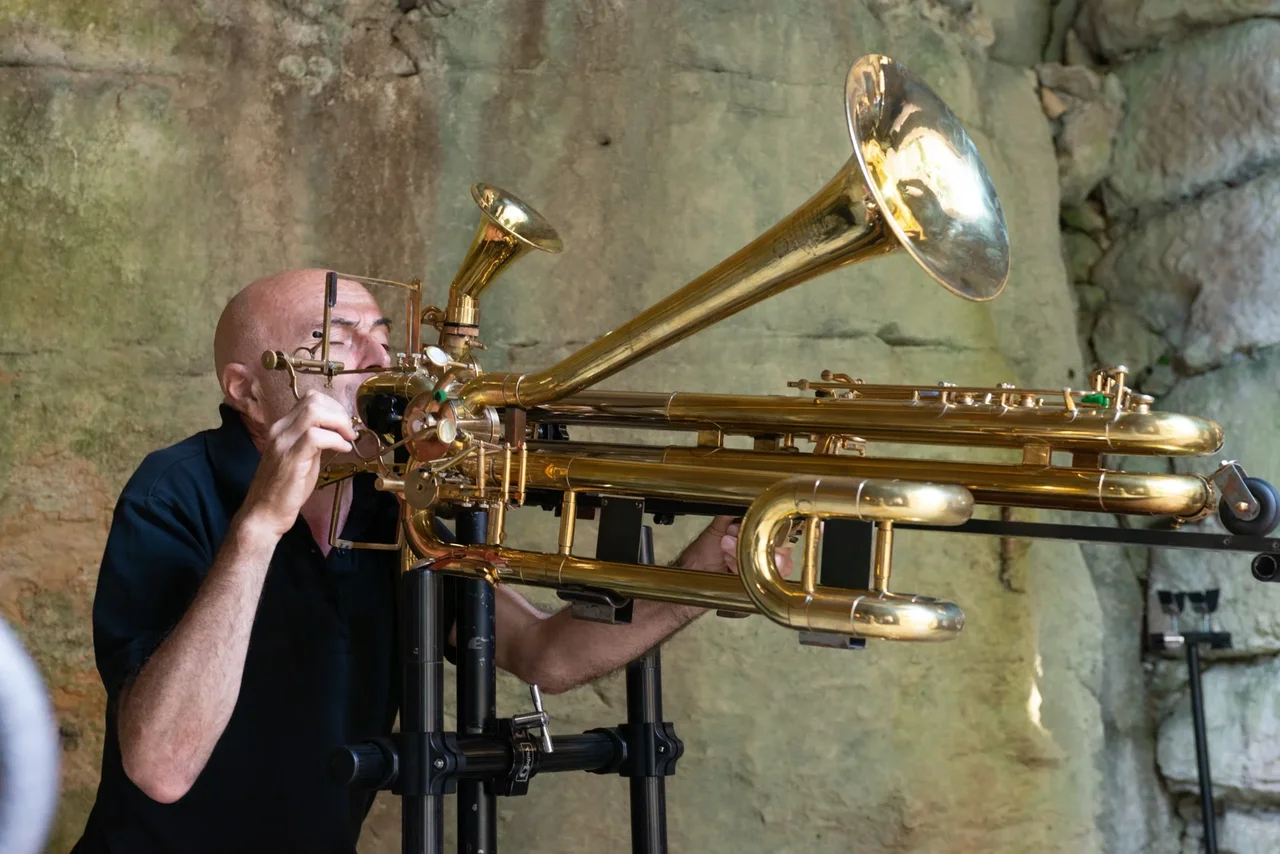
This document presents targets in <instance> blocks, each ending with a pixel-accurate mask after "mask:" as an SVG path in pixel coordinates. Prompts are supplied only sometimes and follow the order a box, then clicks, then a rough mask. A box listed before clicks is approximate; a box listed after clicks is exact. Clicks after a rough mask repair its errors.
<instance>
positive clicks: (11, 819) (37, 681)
mask: <svg viewBox="0 0 1280 854" xmlns="http://www.w3.org/2000/svg"><path fill="white" fill-rule="evenodd" d="M57 803H58V724H57V720H56V719H55V718H54V715H53V706H52V705H51V704H50V702H49V696H48V694H47V692H46V691H45V687H44V682H43V680H41V678H40V673H39V672H38V671H37V670H36V667H35V664H33V663H32V661H31V659H30V658H29V657H28V656H27V653H26V650H24V649H23V648H22V644H21V643H19V642H18V638H17V636H16V635H15V634H14V633H13V631H12V630H11V629H10V628H9V626H8V625H7V624H6V623H5V621H4V620H0V854H40V852H41V851H42V850H43V849H44V843H45V839H46V838H47V835H48V833H49V825H50V823H51V822H52V820H53V812H54V809H55V807H56V806H57Z"/></svg>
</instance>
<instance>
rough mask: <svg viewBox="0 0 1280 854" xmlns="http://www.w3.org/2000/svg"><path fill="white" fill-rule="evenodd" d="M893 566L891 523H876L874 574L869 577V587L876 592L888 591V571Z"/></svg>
mask: <svg viewBox="0 0 1280 854" xmlns="http://www.w3.org/2000/svg"><path fill="white" fill-rule="evenodd" d="M892 568H893V523H892V522H877V523H876V557H875V563H874V564H873V570H874V572H875V574H874V575H873V576H872V578H871V589H872V590H873V591H874V592H876V593H888V592H889V572H890V570H891V569H892Z"/></svg>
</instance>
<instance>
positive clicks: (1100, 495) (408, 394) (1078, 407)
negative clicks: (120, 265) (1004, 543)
mask: <svg viewBox="0 0 1280 854" xmlns="http://www.w3.org/2000/svg"><path fill="white" fill-rule="evenodd" d="M845 112H846V120H847V124H848V130H849V135H850V140H851V142H852V146H853V154H852V156H851V157H850V158H849V159H848V161H847V162H846V163H845V164H844V165H843V166H842V167H841V168H840V170H839V171H838V172H837V173H836V175H835V176H834V177H833V178H832V179H831V180H830V181H828V182H827V184H826V185H825V186H824V187H822V188H821V189H820V190H818V191H817V193H815V194H814V195H813V196H812V197H811V198H809V199H808V200H807V201H805V202H804V203H803V204H801V205H800V206H799V207H798V208H796V209H795V210H794V211H792V213H790V214H789V215H787V216H786V217H785V218H783V219H782V220H781V221H780V222H778V223H777V224H776V225H775V226H774V227H772V228H771V229H769V230H768V231H766V232H765V233H764V234H762V235H760V236H759V237H757V238H756V239H755V240H753V241H751V242H750V243H748V244H747V245H746V246H744V247H743V248H742V249H741V250H739V251H738V252H737V253H735V254H734V255H733V256H731V257H730V258H728V259H726V260H724V261H723V262H721V263H720V264H719V265H717V266H716V267H714V268H713V269H711V270H709V271H707V272H706V273H703V274H702V275H700V276H698V277H696V278H695V279H693V280H692V281H690V282H689V283H688V284H687V285H685V286H684V287H683V288H681V289H679V290H677V291H675V292H674V293H672V294H671V295H670V296H668V297H667V298H666V299H664V300H661V301H660V302H658V303H657V304H656V305H654V306H652V307H651V308H649V309H648V310H646V311H644V312H643V313H641V314H640V315H638V316H636V317H635V318H633V319H632V320H630V321H629V322H627V323H625V324H623V325H622V326H619V327H618V328H616V329H614V330H613V331H611V332H609V333H608V334H606V335H604V336H603V337H601V338H600V339H598V340H596V341H595V342H593V343H591V344H589V345H587V346H586V347H584V348H582V349H581V350H579V351H578V352H576V353H574V354H572V355H570V356H568V357H567V358H565V359H564V360H562V361H561V362H559V363H558V364H556V365H553V366H551V367H549V368H546V369H544V370H541V371H536V372H532V373H519V374H517V373H484V372H483V371H482V370H481V367H480V364H479V361H478V359H477V358H476V355H475V353H476V351H477V350H478V349H479V345H478V342H477V341H476V337H477V335H478V334H479V316H480V309H479V301H480V298H481V295H482V293H483V292H484V290H485V288H486V287H487V286H488V285H489V284H490V283H491V282H492V281H493V279H494V278H495V277H496V276H498V275H499V274H500V273H501V272H503V271H504V270H505V269H507V268H508V267H509V265H510V264H511V263H512V262H513V261H514V260H515V259H517V258H519V257H521V256H523V255H524V254H526V253H527V251H528V250H530V249H538V250H541V251H548V252H558V251H560V249H561V241H560V238H559V236H558V235H557V234H556V232H555V229H554V228H552V227H551V226H550V225H549V224H548V223H547V222H546V220H545V219H544V218H543V217H542V216H541V215H540V214H538V213H537V212H536V211H535V210H534V209H533V208H531V207H530V206H528V205H527V204H525V203H524V202H522V201H521V200H520V199H518V198H517V197H515V196H514V195H512V194H510V193H507V192H505V191H503V190H499V189H497V188H494V187H489V186H486V185H476V187H475V188H473V191H472V194H473V198H474V200H475V201H476V203H477V205H478V206H479V207H480V209H481V213H482V218H481V221H480V225H479V227H478V229H477V231H476V233H475V238H474V239H473V241H472V244H471V247H470V248H469V250H468V252H467V254H466V256H465V257H464V259H463V262H462V264H461V266H460V268H459V271H458V273H457V275H456V276H455V277H454V280H453V284H452V286H451V288H450V291H449V301H448V304H447V305H446V306H445V308H444V309H439V308H435V307H428V308H426V309H424V310H422V311H421V314H420V315H419V314H417V310H418V308H419V306H420V304H421V303H420V294H421V284H420V282H417V281H414V282H412V283H411V284H408V285H399V287H403V288H407V289H408V290H409V299H408V304H409V306H410V307H411V311H413V312H414V314H411V318H412V319H413V320H414V321H415V322H411V323H410V324H409V325H410V327H413V331H412V332H410V333H407V339H406V348H405V350H404V352H402V353H400V354H398V356H397V357H396V360H395V364H393V365H392V367H391V368H390V369H388V370H384V371H381V372H378V373H375V374H373V375H372V376H370V377H369V378H368V379H367V380H365V381H364V383H363V384H362V386H361V388H360V392H359V395H358V401H357V408H358V410H359V419H358V422H359V423H358V426H359V427H360V433H361V434H362V436H367V437H372V442H373V444H374V448H373V449H372V450H371V451H367V452H359V453H358V456H359V457H360V459H359V460H358V461H357V462H355V463H350V462H348V463H343V464H341V467H339V466H338V465H336V464H335V465H334V466H331V467H330V468H329V469H327V470H326V471H325V472H324V473H322V475H321V485H326V484H329V483H334V482H337V483H342V482H344V480H345V479H346V478H349V477H351V476H352V475H354V474H356V473H358V472H362V471H373V472H376V473H377V475H378V480H377V483H378V487H379V488H381V489H386V490H389V491H393V492H395V493H397V494H399V495H401V496H402V497H403V512H404V517H403V526H402V537H401V541H400V542H399V543H398V544H397V547H400V548H402V549H403V550H404V552H403V553H404V557H403V565H404V566H405V567H406V568H417V567H427V568H430V569H431V570H434V571H439V572H446V573H452V574H458V575H464V576H470V577H483V578H486V579H488V580H490V581H491V582H493V583H501V582H504V581H506V582H514V583H520V584H530V585H536V586H545V587H564V586H578V587H588V588H595V589H598V590H602V591H608V592H611V593H615V594H618V595H621V596H629V597H636V598H646V599H655V600H661V601H668V602H676V603H684V604H692V605H699V606H703V607H709V608H715V609H717V610H719V611H721V612H724V613H739V614H749V613H760V614H764V615H765V616H766V617H768V618H769V619H771V620H773V621H775V622H777V623H779V624H781V625H784V626H788V627H792V628H796V629H801V630H805V631H811V632H820V633H828V634H834V635H845V636H855V637H868V638H884V639H894V640H918V641H932V640H945V639H948V638H951V637H954V636H955V634H956V633H957V632H959V631H960V630H961V628H962V626H963V622H964V616H963V613H962V612H961V610H960V608H959V607H958V606H957V605H955V604H953V603H949V602H942V601H939V600H935V599H932V598H929V597H923V596H914V595H909V594H898V593H895V592H891V591H890V590H889V578H890V568H891V557H892V545H893V533H894V525H895V524H899V523H913V524H924V525H943V526H954V525H961V524H963V523H965V522H966V521H967V520H968V519H969V518H970V516H971V514H972V512H973V509H974V505H975V503H982V504H995V505H1002V506H1026V507H1050V508H1061V509H1072V510H1089V511H1102V512H1108V513H1122V514H1144V515H1167V516H1172V517H1176V518H1178V519H1183V520H1191V519H1195V518H1200V517H1202V516H1204V515H1206V514H1207V513H1208V512H1211V510H1212V508H1213V507H1214V506H1215V503H1216V502H1217V500H1218V498H1217V490H1221V491H1222V492H1223V493H1224V494H1225V495H1226V496H1227V498H1228V499H1229V502H1230V504H1229V506H1230V508H1231V510H1232V513H1234V514H1236V516H1237V517H1238V518H1239V519H1245V520H1246V522H1250V523H1252V524H1257V525H1265V524H1270V525H1271V526H1272V527H1274V525H1275V523H1276V519H1275V518H1273V517H1274V516H1275V508H1276V505H1277V502H1276V501H1274V500H1271V502H1270V504H1269V505H1268V506H1269V507H1270V510H1269V511H1266V508H1264V507H1262V506H1261V504H1260V502H1259V501H1258V500H1257V495H1256V494H1255V493H1253V492H1251V491H1250V488H1249V485H1248V484H1247V483H1246V481H1245V480H1244V477H1243V472H1241V471H1240V469H1239V467H1238V466H1236V465H1235V464H1234V463H1229V464H1224V465H1223V466H1222V467H1221V468H1220V469H1219V471H1218V472H1217V473H1215V475H1213V476H1211V477H1201V476H1199V475H1170V474H1136V473H1125V472H1120V471H1114V470H1110V469H1107V468H1105V467H1104V465H1103V460H1104V455H1105V456H1112V455H1133V454H1137V455H1160V456H1174V455H1197V454H1208V453H1212V452H1214V451H1216V450H1218V449H1219V448H1220V447H1221V444H1222V440H1223V437H1222V430H1221V428H1220V427H1218V425H1216V424H1214V423H1212V422H1210V421H1207V420H1205V419H1201V418H1196V417H1193V416H1187V415H1179V414H1175V413H1164V412H1157V411H1154V410H1153V409H1152V404H1153V403H1154V401H1153V400H1152V399H1151V398H1150V397H1147V396H1144V395H1141V394H1137V393H1135V392H1134V391H1133V390H1132V389H1130V388H1128V387H1127V386H1126V378H1127V376H1126V375H1127V372H1126V371H1125V370H1124V369H1123V368H1115V369H1109V370H1102V371H1096V372H1094V374H1093V375H1091V378H1090V387H1089V388H1087V389H1083V390H1072V389H1058V390H1045V389H1018V388H1015V387H1013V386H1010V385H1002V386H998V387H996V388H967V387H959V386H954V385H948V384H942V385H940V386H936V387H934V386H906V385H874V384H867V383H862V382H861V381H858V380H854V379H852V378H850V377H848V376H846V375H843V374H833V373H830V372H824V374H823V375H822V378H821V379H819V380H812V381H811V380H798V381H796V382H793V383H791V385H792V387H794V388H796V389H798V390H799V391H802V392H812V396H808V395H806V396H740V395H711V394H686V393H662V394H659V393H638V392H611V391H600V390H594V389H593V388H592V387H594V386H595V385H596V384H597V383H599V382H600V381H602V380H604V379H606V378H607V377H609V376H611V375H613V374H615V373H616V372H618V371H620V370H622V369H623V368H625V367H627V366H628V365H631V364H634V363H635V362H637V361H638V360H640V359H643V358H645V357H646V356H649V355H652V354H653V353H655V352H658V351H659V350H661V349H663V348H665V347H667V346H670V345H671V344H673V343H676V342H678V341H680V340H682V339H684V338H686V337H688V336H690V335H693V334H694V333H696V332H698V331H699V330H701V329H704V328H706V327H708V326H710V325H712V324H714V323H716V322H718V321H720V320H723V319H724V318H727V317H729V316H731V315H733V314H735V313H737V312H739V311H741V310H743V309H745V308H747V307H749V306H751V305H754V304H756V303H758V302H760V301H761V300H764V299H767V298H768V297H770V296H772V295H774V294H777V293H780V292H782V291H783V290H786V289H788V288H790V287H793V286H795V285H797V284H800V283H801V282H804V281H806V280H808V279H810V278H813V277H815V276H819V275H822V274H824V273H827V272H830V271H833V270H836V269H838V268H841V267H845V266H849V265H852V264H856V263H858V262H861V261H866V260H870V259H873V258H877V257H882V256H885V255H888V254H891V253H894V252H902V253H906V254H907V255H909V256H910V257H911V258H913V259H914V260H915V261H916V262H917V263H918V264H919V266H920V267H921V268H922V269H923V270H924V271H925V272H926V273H927V274H928V275H930V276H931V277H932V278H934V279H935V280H936V281H937V282H938V283H939V284H941V285H942V286H943V287H944V288H945V289H946V290H948V291H949V292H951V293H953V294H955V295H957V296H959V297H961V298H963V299H967V300H973V301H985V300H990V299H994V298H995V297H996V296H997V295H998V294H999V293H1000V292H1001V290H1002V289H1003V287H1004V285H1005V282H1006V280H1007V278H1008V273H1009V247H1008V240H1007V236H1006V228H1005V221H1004V215H1003V213H1002V211H1001V208H1000V205H999V201H998V199H997V197H996V193H995V190H994V188H993V187H992V185H991V181H990V179H989V177H988V175H987V173H986V171H985V169H984V168H983V166H982V163H981V160H980V158H979V156H978V154H977V151H976V149H975V147H974V145H973V143H972V141H971V140H970V139H969V137H968V135H967V134H966V133H965V131H964V129H963V127H962V126H961V124H960V122H959V120H958V119H957V118H956V117H955V116H954V115H953V114H952V113H951V111H950V110H949V109H948V108H947V107H946V105H945V104H943V103H942V102H941V101H940V100H939V99H938V98H937V96H936V95H935V94H934V93H933V92H932V91H930V90H929V89H928V87H926V86H925V85H924V84H923V83H922V82H921V81H920V80H918V79H917V78H915V77H914V76H913V75H911V74H910V73H909V72H907V71H906V70H905V69H903V68H902V67H901V66H900V65H898V64H897V63H895V62H894V61H893V60H891V59H889V58H888V57H884V56H878V55H872V56H866V57H863V58H862V59H859V60H858V61H857V62H855V63H854V64H853V66H852V68H851V69H850V71H849V73H848V76H847V78H846V84H845ZM349 278H352V279H354V280H355V281H364V282H369V281H372V280H367V279H362V278H360V277H349ZM378 283H379V284H395V283H387V282H378ZM419 320H420V321H421V324H423V325H428V326H431V327H434V328H435V329H436V330H437V332H438V333H439V344H438V346H426V347H421V346H419V343H418V325H419V324H418V323H417V322H416V321H419ZM324 335H325V336H327V335H328V330H327V329H326V330H325V331H324ZM326 341H327V339H326ZM323 352H324V355H323V356H322V358H321V359H319V360H316V359H314V358H311V359H304V358H297V357H291V356H287V355H286V354H284V353H282V352H279V351H273V352H270V353H268V354H266V355H265V356H264V365H265V366H266V367H268V368H275V369H279V370H288V371H290V372H291V373H292V374H294V375H295V376H296V374H298V373H325V374H327V375H328V376H332V375H333V374H334V373H335V372H340V371H342V370H344V369H343V367H342V366H341V364H340V363H332V362H330V361H329V360H328V356H327V347H325V348H324V351H323ZM539 425H591V426H626V427H633V428H634V427H647V428H653V429H662V430H672V429H676V430H688V431H691V432H696V434H697V444H696V445H692V446H682V447H660V446H647V445H619V444H613V443H606V442H571V441H563V440H554V441H539V440H535V439H534V438H533V437H534V436H536V431H537V430H538V427H539ZM730 435H743V436H750V437H752V439H753V441H754V445H753V448H752V449H751V450H734V449H730V448H728V447H725V444H724V440H725V437H726V436H730ZM874 441H892V442H901V443H918V444H943V445H946V444H951V445H965V446H977V447H990V448H1005V449H1013V450H1014V451H1015V452H1018V453H1020V454H1021V457H1020V459H1017V460H1015V461H1013V462H1010V463H1000V464H996V463H976V462H966V463H959V462H944V461H932V460H911V459H900V458H874V457H870V456H867V454H866V444H867V443H868V442H874ZM806 443H808V444H812V449H811V450H810V451H805V450H802V448H801V445H802V444H806ZM1055 451H1060V452H1064V453H1068V454H1070V455H1071V464H1070V465H1069V466H1060V465H1055V463H1054V460H1053V454H1054V452H1055ZM848 452H852V453H848ZM530 489H537V490H542V491H544V492H546V491H549V492H552V493H558V494H559V495H560V496H561V498H560V501H561V514H560V533H559V538H558V549H557V552H556V553H537V552H530V551H523V550H517V549H512V548H509V547H507V546H504V545H503V541H504V538H505V514H506V511H507V509H508V508H509V507H514V506H520V505H522V504H524V503H525V500H526V496H527V493H528V490H530ZM591 494H595V495H628V496H638V497H648V498H654V497H666V498H675V499H679V500H684V501H690V502H703V503H711V504H719V505H732V506H736V507H739V508H741V509H742V511H743V522H742V530H741V534H740V537H739V551H738V562H739V567H740V570H741V573H742V576H741V578H734V577H732V576H725V575H713V574H707V573H700V572H691V571H685V570H679V569H670V568H659V567H653V566H648V565H642V564H631V563H617V562H609V561H601V560H591V559H586V558H581V557H576V556H573V555H572V554H571V552H572V547H573V543H574V532H575V521H576V519H577V516H578V504H577V502H578V498H579V496H581V495H591ZM337 501H338V496H335V516H334V518H335V520H336V518H337V516H336V513H337V510H336V508H337ZM1263 503H1265V502H1263ZM450 506H452V507H483V508H487V509H488V510H489V530H488V537H487V542H486V543H483V544H477V545H468V546H458V545H452V544H449V543H445V542H443V541H441V540H440V539H439V538H438V537H437V536H436V534H435V532H434V530H433V524H432V523H433V519H434V516H435V514H436V513H437V512H438V511H439V510H440V509H441V508H443V507H450ZM1264 511H1265V512H1264ZM831 518H852V519H863V520H867V521H869V522H872V523H874V524H875V527H876V541H875V554H874V576H873V582H872V585H871V589H868V590H852V591H851V590H845V589H838V588H831V587H824V586H823V585H821V584H820V583H819V581H818V578H817V555H818V542H819V540H820V536H821V534H820V531H821V521H822V520H824V519H831ZM1253 520H1256V521H1253ZM797 531H802V532H803V534H804V548H803V554H802V561H801V563H800V577H799V578H798V579H795V580H792V579H784V578H782V577H780V575H779V573H778V570H777V567H776V566H775V563H774V560H773V549H774V547H775V546H777V545H778V544H779V543H780V542H782V541H783V540H784V539H786V538H787V537H788V536H793V535H794V534H795V533H796V532H797ZM333 536H334V537H335V538H336V529H335V533H334V535H333ZM335 541H336V540H335ZM347 545H351V544H347ZM357 545H358V544H357ZM382 545H383V547H386V545H388V544H382Z"/></svg>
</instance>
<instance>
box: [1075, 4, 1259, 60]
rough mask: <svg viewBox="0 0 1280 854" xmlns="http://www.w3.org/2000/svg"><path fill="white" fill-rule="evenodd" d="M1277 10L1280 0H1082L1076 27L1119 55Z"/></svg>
mask: <svg viewBox="0 0 1280 854" xmlns="http://www.w3.org/2000/svg"><path fill="white" fill-rule="evenodd" d="M1277 12H1280V2H1277V0H1232V2H1230V3H1224V2H1222V0H1157V2H1151V0H1081V3H1080V14H1079V15H1078V16H1077V18H1076V32H1078V33H1080V35H1081V37H1082V38H1083V40H1084V41H1085V42H1086V43H1087V44H1088V46H1089V48H1090V49H1091V50H1093V51H1094V52H1096V53H1098V54H1099V55H1101V56H1104V57H1106V58H1108V59H1112V60H1115V59H1120V58H1122V57H1124V56H1126V55H1128V54H1131V53H1133V52H1136V51H1138V50H1142V49H1150V48H1153V47H1157V46H1159V45H1164V44H1171V43H1173V42H1176V41H1178V40H1180V39H1184V38H1186V37H1188V36H1194V35H1195V34H1197V33H1201V32H1204V31H1205V30H1208V29H1212V28H1213V27H1220V26H1223V25H1224V24H1230V23H1233V22H1235V21H1243V20H1246V19H1248V18H1264V17H1268V16H1275V15H1276V13H1277Z"/></svg>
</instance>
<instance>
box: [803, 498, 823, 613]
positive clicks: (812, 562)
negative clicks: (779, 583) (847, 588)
mask: <svg viewBox="0 0 1280 854" xmlns="http://www.w3.org/2000/svg"><path fill="white" fill-rule="evenodd" d="M820 524H822V523H821V520H819V519H818V517H817V516H809V517H808V518H806V519H805V520H804V563H803V564H801V566H800V589H801V590H803V591H804V592H805V593H810V594H812V593H813V592H814V591H815V590H817V587H818V543H819V540H820V539H821V538H820V536H819V534H818V526H819V525H820Z"/></svg>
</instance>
